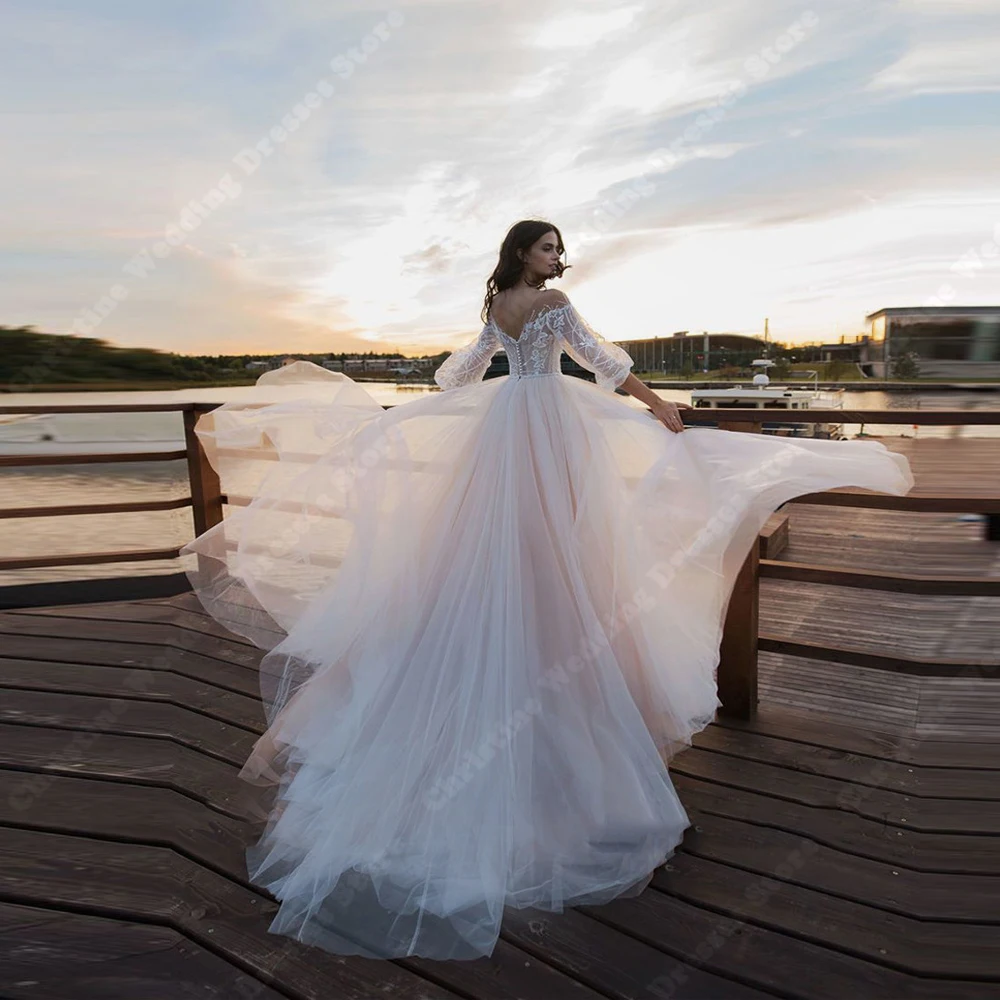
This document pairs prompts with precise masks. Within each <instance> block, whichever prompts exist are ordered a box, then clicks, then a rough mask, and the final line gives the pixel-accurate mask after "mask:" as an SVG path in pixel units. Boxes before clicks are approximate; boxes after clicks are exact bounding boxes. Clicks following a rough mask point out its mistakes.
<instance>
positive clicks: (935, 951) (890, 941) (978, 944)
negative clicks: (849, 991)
mask: <svg viewBox="0 0 1000 1000" xmlns="http://www.w3.org/2000/svg"><path fill="white" fill-rule="evenodd" d="M789 867H791V868H794V865H789ZM652 884H653V885H654V886H655V887H656V888H657V889H661V890H663V891H664V892H667V893H669V894H670V895H672V896H675V897H676V898H677V899H682V900H684V901H685V902H687V903H691V904H693V905H695V906H701V907H704V908H706V909H709V910H713V911H715V912H716V913H723V914H725V915H726V916H728V917H732V918H734V919H736V920H741V921H745V922H748V923H753V924H756V925H757V926H759V927H769V928H770V929H771V930H776V931H780V932H781V933H782V934H788V935H790V936H792V937H795V938H800V939H802V940H804V941H811V942H812V943H813V944H818V945H823V946H824V947H828V948H836V949H837V950H838V951H842V952H845V953H846V954H848V955H855V956H857V957H858V958H863V959H865V960H866V961H869V962H874V963H875V964H876V965H884V966H886V967H888V968H894V969H898V970H899V971H902V972H908V973H911V974H914V975H919V976H932V977H934V978H939V979H949V978H952V979H968V978H984V979H990V978H992V979H1000V926H995V925H994V926H979V925H976V924H947V923H938V922H933V921H925V920H914V919H912V918H909V917H904V916H900V915H898V914H895V913H887V912H885V911H884V910H878V909H875V908H873V907H871V906H868V905H867V904H863V903H858V902H854V901H852V900H846V899H843V898H841V897H839V896H831V895H830V894H828V893H824V892H820V891H817V890H814V889H808V888H803V887H801V886H798V885H795V884H793V883H791V882H789V881H788V879H787V878H785V879H781V878H777V877H775V878H770V877H766V876H761V875H758V874H755V873H752V872H747V871H744V870H743V869H741V868H736V867H733V866H732V865H727V864H722V863H721V862H718V861H712V860H708V859H706V858H701V857H698V856H696V855H694V854H689V853H687V852H686V851H679V852H678V853H677V854H675V855H674V856H673V857H672V858H671V859H670V862H669V863H668V864H667V865H666V866H665V867H663V868H660V869H657V872H656V874H655V875H654V876H653V883H652Z"/></svg>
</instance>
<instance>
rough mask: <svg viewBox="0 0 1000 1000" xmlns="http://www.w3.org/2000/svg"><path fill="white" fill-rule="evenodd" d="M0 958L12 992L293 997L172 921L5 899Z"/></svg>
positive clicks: (38, 997)
mask: <svg viewBox="0 0 1000 1000" xmlns="http://www.w3.org/2000/svg"><path fill="white" fill-rule="evenodd" d="M0 965H2V967H3V985H2V986H0V989H2V990H3V995H4V996H5V997H10V998H11V1000H22V998H23V1000H66V998H67V997H72V998H73V1000H108V998H109V997H143V998H153V997H195V996H197V997H204V998H205V1000H233V998H235V997H242V998H247V1000H249V998H251V997H252V998H253V1000H286V998H287V994H286V993H283V992H282V993H278V992H276V991H275V990H273V989H271V987H269V986H267V985H266V984H265V983H262V982H261V981H260V980H259V979H257V978H255V977H253V976H249V975H247V974H246V973H244V972H242V971H241V970H240V969H237V968H234V967H233V966H232V965H230V964H229V963H228V962H227V961H226V960H225V959H224V958H221V957H220V956H218V955H216V954H215V953H214V952H212V951H210V950H209V949H207V948H203V947H200V946H199V945H197V944H195V943H194V942H193V941H190V940H188V938H187V937H185V936H184V935H183V934H180V933H178V932H177V931H175V930H172V929H171V928H167V927H159V926H156V925H155V924H140V923H132V922H130V921H127V920H115V919H112V918H109V917H94V916H88V915H87V914H82V913H68V912H65V911H61V910H52V909H44V908H41V907H36V906H19V905H17V904H14V903H0Z"/></svg>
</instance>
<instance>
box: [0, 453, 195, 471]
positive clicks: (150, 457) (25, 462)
mask: <svg viewBox="0 0 1000 1000" xmlns="http://www.w3.org/2000/svg"><path fill="white" fill-rule="evenodd" d="M185 458H187V452H186V451H177V450H173V451H129V452H117V451H111V452H103V453H100V454H98V453H95V452H91V453H87V454H83V453H80V454H77V453H74V452H68V453H64V454H53V455H0V468H13V467H15V466H29V465H31V466H38V465H118V464H120V463H122V462H180V461H183V460H184V459H185Z"/></svg>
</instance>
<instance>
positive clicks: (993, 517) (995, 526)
mask: <svg viewBox="0 0 1000 1000" xmlns="http://www.w3.org/2000/svg"><path fill="white" fill-rule="evenodd" d="M986 541H988V542H1000V514H987V515H986Z"/></svg>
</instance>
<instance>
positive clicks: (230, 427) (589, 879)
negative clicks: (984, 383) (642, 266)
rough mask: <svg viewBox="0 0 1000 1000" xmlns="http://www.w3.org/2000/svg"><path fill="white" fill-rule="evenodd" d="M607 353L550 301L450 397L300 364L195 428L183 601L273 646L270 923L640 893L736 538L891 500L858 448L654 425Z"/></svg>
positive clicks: (331, 932) (703, 720)
mask: <svg viewBox="0 0 1000 1000" xmlns="http://www.w3.org/2000/svg"><path fill="white" fill-rule="evenodd" d="M501 347H502V348H503V349H504V350H505V351H506V352H507V355H508V357H509V359H510V375H508V376H502V377H499V378H495V379H489V380H486V381H483V375H484V372H485V370H486V368H487V367H488V365H489V363H490V360H491V358H492V356H493V354H494V353H495V352H496V351H497V349H498V348H501ZM563 350H566V351H567V352H568V353H569V354H570V355H571V356H572V357H573V358H575V359H576V360H577V361H578V362H579V363H580V364H581V365H583V366H584V367H585V368H587V369H589V370H590V371H593V372H594V373H595V374H596V376H597V384H596V385H594V384H591V383H589V382H586V381H583V380H581V379H577V378H574V377H572V376H565V375H562V374H561V373H560V371H559V358H560V354H561V352H562V351H563ZM631 363H632V362H631V359H630V358H629V356H628V355H627V354H626V353H625V352H624V351H623V350H622V349H621V348H619V347H618V346H616V345H615V344H612V343H609V342H607V341H605V340H603V339H602V338H601V337H600V336H599V335H597V334H596V333H595V332H594V331H593V330H592V329H591V328H590V327H589V326H588V325H587V324H586V323H585V322H584V321H583V320H582V318H581V317H580V315H579V314H578V313H577V312H576V310H575V309H574V307H573V306H572V305H571V304H569V303H568V302H567V303H564V304H561V305H556V306H548V307H547V308H545V309H544V310H543V311H541V312H540V313H538V314H537V315H535V316H533V317H532V318H531V319H530V320H529V321H528V322H527V323H526V324H525V326H524V328H523V330H522V332H521V334H520V336H519V337H518V339H516V340H515V339H513V338H511V337H510V336H509V335H507V334H505V333H504V332H503V331H502V330H500V329H499V328H498V327H497V325H496V324H495V323H494V322H493V320H492V319H491V320H490V321H489V322H488V323H487V324H486V325H485V326H484V327H483V329H482V332H481V333H480V334H479V336H478V337H477V338H476V339H475V340H473V341H472V342H471V343H469V344H468V345H467V346H465V347H463V348H461V349H459V350H457V351H455V352H454V353H453V354H452V355H451V356H450V357H449V358H448V359H447V361H445V363H444V364H443V365H442V366H441V367H440V368H439V369H438V371H437V373H436V376H435V378H436V381H437V382H438V384H439V385H440V386H441V387H442V388H443V389H444V390H446V391H444V392H442V393H434V394H430V395H427V396H423V397H421V398H419V399H417V400H415V401H413V402H407V403H405V404H402V405H398V406H395V407H394V408H392V409H390V410H388V411H386V410H384V409H383V408H382V407H381V406H380V405H379V404H378V403H377V402H376V401H375V400H374V399H373V398H372V397H371V396H370V395H369V394H368V393H367V392H366V391H365V390H364V389H363V388H362V386H361V385H359V384H358V383H356V382H354V381H352V380H351V379H350V378H348V377H346V376H345V375H342V374H338V373H332V372H328V371H326V370H324V369H322V368H320V367H317V366H316V365H313V364H310V363H307V362H296V363H294V364H290V365H288V366H287V367H285V368H283V369H281V370H279V371H275V372H269V373H267V374H265V375H263V376H262V377H261V379H260V380H259V382H258V383H257V386H256V387H255V388H254V389H252V390H248V393H247V397H246V399H245V400H241V401H240V402H231V403H227V404H226V405H225V406H223V407H221V408H220V409H218V410H216V411H214V412H213V413H211V414H209V415H207V416H206V417H204V418H203V419H202V420H201V422H200V423H199V426H198V433H199V436H200V437H201V440H202V441H203V442H204V444H205V446H206V448H207V450H208V454H209V458H210V460H211V462H212V463H213V464H214V466H215V467H216V468H217V469H218V471H219V473H220V476H221V478H222V485H223V490H224V492H225V493H226V494H227V495H228V497H229V501H230V506H229V508H228V515H227V517H226V519H225V520H224V521H223V522H222V523H221V524H219V525H217V526H216V527H214V528H213V529H211V530H210V531H208V532H207V533H205V534H203V535H201V536H200V537H198V538H197V539H195V540H194V541H193V542H192V543H190V544H189V545H188V546H187V547H186V549H185V552H186V553H188V554H192V555H197V557H198V558H197V566H195V567H192V568H191V569H190V570H189V573H190V576H191V581H192V585H193V587H194V589H195V592H196V593H197V594H198V596H199V597H200V599H201V600H202V602H203V603H204V605H205V607H206V608H207V609H208V611H209V612H210V613H211V614H212V615H213V616H215V617H216V618H217V619H218V620H219V621H221V622H223V623H224V624H225V625H227V626H228V627H229V628H230V629H232V630H233V631H235V632H237V633H241V634H242V635H245V636H247V637H249V638H250V639H251V640H253V641H254V642H255V643H256V644H257V645H259V646H261V647H262V648H264V649H266V650H267V651H268V652H267V653H266V655H265V656H264V658H263V662H262V665H261V685H262V694H263V696H264V700H265V705H266V706H267V710H268V721H269V723H270V728H269V730H268V732H267V733H266V734H265V736H264V737H263V738H262V739H261V740H260V741H259V742H258V744H257V746H256V747H255V750H254V753H253V754H252V755H251V757H250V759H249V760H248V761H247V763H246V765H245V767H244V769H243V771H242V772H241V775H242V776H243V777H244V778H246V779H247V780H249V781H255V782H262V781H268V780H271V781H274V782H277V785H276V787H275V788H273V789H272V791H273V792H274V796H275V797H274V800H273V807H271V811H270V813H269V818H268V821H267V826H266V830H265V831H264V833H263V836H262V837H261V839H260V841H259V843H257V844H256V845H255V846H253V847H251V848H250V850H249V851H248V862H249V870H250V874H251V877H252V878H253V880H254V881H255V882H256V883H258V884H260V885H262V886H266V887H267V888H268V889H270V890H271V892H272V893H273V894H274V895H275V896H276V897H277V898H278V899H279V900H280V902H281V905H280V909H279V910H278V913H277V915H276V917H275V919H274V921H273V923H272V924H271V926H270V930H271V931H272V932H274V933H280V934H285V935H289V936H292V937H296V938H298V939H300V940H303V941H306V942H309V943H311V944H315V945H318V946H321V947H323V948H325V949H327V950H329V951H332V952H337V953H344V954H360V955H366V956H369V957H391V956H402V955H422V956H426V957H430V958H438V959H451V958H462V959H466V958H475V957H478V956H482V955H488V954H490V953H491V951H492V949H493V947H494V944H495V942H496V940H497V935H498V933H499V928H500V923H501V917H502V914H503V908H504V906H505V905H506V906H514V907H527V906H531V907H539V908H543V909H548V910H560V909H561V908H563V907H564V906H567V905H574V904H581V903H601V902H605V901H607V900H610V899H612V898H614V897H616V896H622V895H634V894H637V893H639V892H641V891H642V890H643V889H644V888H645V886H646V884H647V883H648V881H649V879H650V877H651V875H652V872H653V870H654V869H655V868H656V867H657V866H658V865H660V864H661V863H662V862H663V861H664V860H665V859H666V858H667V857H668V856H669V855H670V854H671V853H672V851H673V850H674V848H675V847H676V846H677V844H678V843H679V842H680V840H681V837H682V834H683V831H684V829H685V828H686V827H687V826H688V817H687V814H686V813H685V811H684V808H683V806H682V804H681V802H680V801H679V799H678V797H677V794H676V793H675V791H674V788H673V785H672V783H671V781H670V778H669V776H668V773H667V767H666V761H667V760H669V758H670V756H671V755H672V754H673V753H675V752H676V751H677V750H679V749H681V748H683V747H684V746H685V745H686V744H687V743H688V742H689V741H690V738H691V736H692V735H693V734H694V733H695V732H697V731H698V730H699V729H701V728H703V727H704V726H706V725H707V724H708V723H709V722H710V721H711V720H712V718H713V714H714V712H715V709H716V707H717V705H718V699H717V696H716V684H715V676H714V675H715V670H716V666H717V663H718V659H719V643H720V639H721V632H722V625H723V620H724V616H725V612H726V607H727V604H728V600H729V594H730V591H731V588H732V585H733V582H734V579H735V576H736V573H737V571H738V570H739V568H740V566H741V565H742V563H743V561H744V558H745V557H746V555H747V553H748V551H749V549H750V546H751V545H752V544H754V542H755V539H756V536H757V533H758V531H759V529H760V528H761V526H762V525H763V524H764V522H765V520H766V519H767V518H768V516H769V515H770V514H771V513H772V512H773V511H774V510H775V509H776V508H777V507H779V506H780V505H781V504H782V503H783V502H784V501H786V500H788V499H789V498H791V497H794V496H797V495H801V494H803V493H811V492H815V491H819V490H825V489H828V488H832V487H837V486H860V487H867V488H869V489H874V490H879V491H883V492H886V493H894V494H905V493H906V492H907V491H908V490H909V489H910V487H911V486H912V484H913V478H912V476H911V474H910V469H909V466H908V464H907V461H906V459H905V458H904V457H902V456H900V455H897V454H894V453H893V452H891V451H889V450H888V449H886V448H885V447H884V446H883V445H882V444H880V443H877V442H872V441H828V440H811V439H789V438H779V437H773V436H766V435H760V434H741V433H732V432H729V431H724V430H718V429H715V428H710V427H691V428H688V429H686V430H685V431H683V432H681V433H679V434H674V433H672V432H671V431H669V430H668V429H667V428H666V427H664V426H663V424H661V423H660V422H659V421H658V420H656V419H655V418H653V416H652V415H651V414H650V413H649V411H647V410H645V409H639V408H637V407H634V406H631V405H629V404H627V403H625V402H623V401H622V399H620V398H619V397H617V396H616V395H615V394H614V392H613V389H614V387H615V386H617V385H619V384H620V383H621V382H622V381H624V379H625V378H626V377H627V375H628V373H629V369H630V367H631ZM241 498H242V499H241ZM250 500H252V502H249V504H248V501H250Z"/></svg>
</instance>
